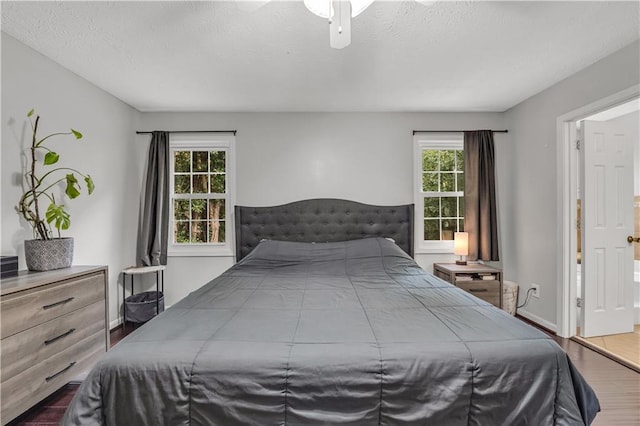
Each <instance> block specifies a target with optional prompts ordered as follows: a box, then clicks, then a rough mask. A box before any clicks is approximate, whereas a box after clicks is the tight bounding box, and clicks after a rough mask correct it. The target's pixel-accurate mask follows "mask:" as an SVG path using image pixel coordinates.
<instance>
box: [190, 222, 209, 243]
mask: <svg viewBox="0 0 640 426" xmlns="http://www.w3.org/2000/svg"><path fill="white" fill-rule="evenodd" d="M191 242H192V243H206V242H207V221H206V220H194V221H192V222H191Z"/></svg>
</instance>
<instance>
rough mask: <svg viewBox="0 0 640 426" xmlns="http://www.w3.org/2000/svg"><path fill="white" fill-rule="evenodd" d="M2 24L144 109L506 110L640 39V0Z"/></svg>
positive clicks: (226, 9) (55, 11) (28, 6)
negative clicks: (334, 34)
mask: <svg viewBox="0 0 640 426" xmlns="http://www.w3.org/2000/svg"><path fill="white" fill-rule="evenodd" d="M1 6H2V31H4V32H6V33H8V34H10V35H12V36H13V37H15V38H17V39H18V40H20V41H22V42H23V43H25V44H27V45H28V46H30V47H32V48H33V49H35V50H37V51H39V52H41V53H42V54H44V55H45V56H47V57H49V58H51V59H53V60H54V61H56V62H58V63H60V64H61V65H63V66H64V67H66V68H68V69H70V70H71V71H73V72H74V73H76V74H78V75H80V76H82V77H84V78H86V79H87V80H89V81H91V82H93V83H94V84H96V85H97V86H99V87H101V88H102V89H104V90H106V91H107V92H109V93H111V94H113V95H114V96H116V97H118V98H120V99H121V100H123V101H124V102H126V103H128V104H130V105H132V106H133V107H135V108H137V109H139V110H141V111H504V110H506V109H508V108H509V107H511V106H513V105H515V104H517V103H519V102H521V101H523V100H524V99H526V98H528V97H529V96H531V95H533V94H535V93H537V92H539V91H541V90H543V89H545V88H546V87H548V86H550V85H552V84H554V83H556V82H558V81H560V80H562V79H563V78H565V77H568V76H569V75H571V74H573V73H575V72H577V71H579V70H580V69H582V68H584V67H586V66H588V65H590V64H592V63H594V62H596V61H597V60H599V59H601V58H603V57H605V56H607V55H608V54H610V53H612V52H614V51H616V50H618V49H620V48H622V47H624V46H626V45H628V44H630V43H632V42H633V41H634V40H637V39H638V38H639V37H640V24H639V20H640V12H639V7H640V2H637V1H632V2H619V1H616V2H599V1H591V2H575V1H570V2H549V1H544V2H521V1H502V2H485V1H482V2H481V1H459V2H452V1H439V2H436V3H435V4H434V5H432V6H425V5H422V4H420V3H417V2H415V1H386V2H385V1H380V0H378V1H376V2H374V3H373V5H372V6H370V7H369V9H367V10H365V11H364V12H363V13H362V14H361V15H360V16H358V17H356V18H354V20H353V22H352V43H351V45H350V46H348V47H347V48H345V49H342V50H335V49H331V48H330V47H329V29H328V24H327V21H326V20H324V19H322V18H319V17H317V16H315V15H313V14H311V13H310V12H309V11H307V9H306V8H305V7H304V5H303V4H302V2H301V1H300V2H296V1H289V2H283V1H271V2H268V3H266V4H265V5H263V6H262V7H259V8H251V7H247V6H251V4H245V3H240V4H238V3H237V2H234V1H227V2H222V1H216V2H211V1H209V2H168V1H164V2H148V1H143V2H92V1H87V2H76V1H70V2H64V1H59V2H10V1H2V5H1Z"/></svg>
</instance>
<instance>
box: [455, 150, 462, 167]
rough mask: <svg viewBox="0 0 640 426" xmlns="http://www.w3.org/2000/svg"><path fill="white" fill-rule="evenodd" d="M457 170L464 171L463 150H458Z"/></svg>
mask: <svg viewBox="0 0 640 426" xmlns="http://www.w3.org/2000/svg"><path fill="white" fill-rule="evenodd" d="M456 169H457V170H459V171H463V170H464V151H462V150H456Z"/></svg>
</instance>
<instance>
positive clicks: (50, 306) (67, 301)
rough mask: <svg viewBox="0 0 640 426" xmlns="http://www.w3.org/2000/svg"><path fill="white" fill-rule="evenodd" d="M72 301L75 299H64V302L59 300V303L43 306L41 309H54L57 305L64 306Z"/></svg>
mask: <svg viewBox="0 0 640 426" xmlns="http://www.w3.org/2000/svg"><path fill="white" fill-rule="evenodd" d="M73 299H75V297H70V298H68V299H64V300H61V301H59V302H56V303H52V304H50V305H44V306H43V307H42V309H50V308H54V307H56V306H58V305H64V304H65V303H69V302H71V301H72V300H73Z"/></svg>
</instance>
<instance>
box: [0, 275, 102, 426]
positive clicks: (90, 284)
mask: <svg viewBox="0 0 640 426" xmlns="http://www.w3.org/2000/svg"><path fill="white" fill-rule="evenodd" d="M107 315H108V270H107V267H106V266H72V267H71V268H65V269H58V270H54V271H47V272H27V271H22V272H20V274H19V275H18V276H17V277H13V278H9V279H4V280H2V281H0V319H1V322H0V338H1V339H2V340H1V341H0V373H1V374H0V375H1V378H0V381H1V386H2V395H1V403H0V406H1V407H0V408H1V412H2V419H1V420H2V424H3V425H4V424H6V423H8V422H9V421H11V420H12V419H14V418H15V417H17V416H18V415H20V414H22V413H23V412H25V411H26V410H28V409H29V408H30V407H31V406H33V405H35V404H36V403H38V402H39V401H41V400H42V399H44V398H46V397H47V396H49V395H50V394H51V393H53V392H55V391H56V390H58V389H59V388H61V387H62V386H64V385H65V384H67V383H68V382H69V381H71V380H72V379H74V378H76V377H78V376H80V375H81V374H82V373H84V372H86V371H87V370H88V369H89V368H90V367H92V366H93V365H94V364H95V362H96V361H97V360H98V358H99V357H100V356H101V355H102V354H103V353H105V352H106V351H107V350H108V348H109V332H108V329H109V327H108V318H107Z"/></svg>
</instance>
